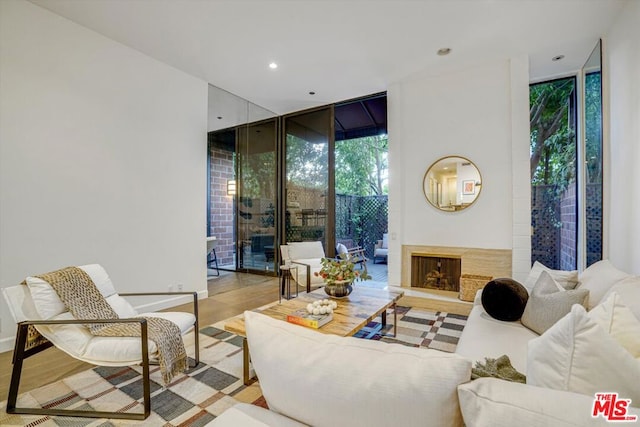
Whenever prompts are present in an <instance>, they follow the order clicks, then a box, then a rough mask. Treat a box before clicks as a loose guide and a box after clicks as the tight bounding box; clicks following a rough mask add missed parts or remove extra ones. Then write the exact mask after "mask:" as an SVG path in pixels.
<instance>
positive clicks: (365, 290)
mask: <svg viewBox="0 0 640 427" xmlns="http://www.w3.org/2000/svg"><path fill="white" fill-rule="evenodd" d="M402 295H404V292H403V291H390V290H386V289H378V288H371V287H367V286H366V285H364V284H358V285H356V286H354V288H353V292H352V293H351V295H349V296H348V297H346V298H342V299H338V300H336V301H338V308H337V309H336V310H335V311H334V312H333V320H331V322H329V323H327V324H326V325H324V326H323V327H321V328H319V329H316V330H317V331H318V332H322V333H325V334H334V335H339V336H342V337H348V336H351V335H353V334H355V333H356V332H358V331H359V330H360V329H362V328H363V327H364V326H365V325H367V324H368V323H369V322H371V321H372V320H373V319H375V318H376V317H377V316H378V315H380V316H381V320H382V321H381V323H382V326H381V327H384V326H386V324H387V309H388V308H390V307H393V308H395V305H396V302H397V301H398V300H399V299H400V298H401V297H402ZM325 298H329V297H328V295H327V294H326V293H325V292H324V289H318V290H315V291H313V292H310V293H304V294H300V295H299V296H298V297H297V298H295V299H291V300H283V301H282V302H281V303H274V304H272V305H270V306H268V307H266V308H263V309H257V310H254V311H256V312H258V313H261V314H264V315H267V316H269V317H273V318H274V319H278V320H282V321H283V322H286V321H287V314H290V313H292V312H293V311H295V310H298V309H300V308H303V307H306V306H307V304H309V303H310V302H313V301H316V300H321V299H325ZM397 325H398V317H397V314H396V310H394V311H393V334H394V336H395V335H396V333H397ZM299 327H300V328H304V326H299ZM224 329H225V330H226V331H228V332H231V333H234V334H236V335H239V336H241V337H243V338H244V340H243V341H242V350H243V361H242V365H243V366H242V376H243V381H244V383H245V384H246V385H248V384H249V380H250V378H249V360H250V357H249V347H248V345H247V338H246V336H247V334H246V330H245V326H244V317H243V316H238V317H234V318H233V319H230V320H229V321H228V322H226V323H225V326H224Z"/></svg>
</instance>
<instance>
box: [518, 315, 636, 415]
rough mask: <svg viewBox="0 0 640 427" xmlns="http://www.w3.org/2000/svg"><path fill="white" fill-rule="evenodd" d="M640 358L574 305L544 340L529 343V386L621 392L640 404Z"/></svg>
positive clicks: (590, 392)
mask: <svg viewBox="0 0 640 427" xmlns="http://www.w3.org/2000/svg"><path fill="white" fill-rule="evenodd" d="M639 378H640V360H636V359H634V358H633V356H631V354H630V353H629V352H628V351H626V350H625V349H624V348H622V346H620V344H618V343H617V342H616V340H615V339H613V338H612V337H611V336H609V334H607V333H606V332H605V331H604V330H603V329H602V328H601V327H600V326H599V325H598V324H597V323H596V322H595V321H593V320H592V319H590V318H589V316H588V315H587V311H586V310H585V308H584V307H582V306H581V305H579V304H576V305H574V306H573V308H572V309H571V313H569V314H568V315H567V316H565V317H563V318H562V319H560V320H559V321H558V322H556V324H555V325H553V326H552V327H551V328H549V329H548V330H547V331H546V332H545V333H544V334H543V335H542V336H540V337H538V338H534V339H532V340H531V341H529V346H528V357H527V384H531V385H535V386H539V387H548V388H551V389H554V390H567V391H573V392H576V393H582V394H587V395H590V396H594V395H595V393H601V392H617V393H619V395H620V398H623V399H631V400H632V403H631V404H632V406H639V405H638V404H639V403H640V387H639V386H638V384H639V383H638V379H639Z"/></svg>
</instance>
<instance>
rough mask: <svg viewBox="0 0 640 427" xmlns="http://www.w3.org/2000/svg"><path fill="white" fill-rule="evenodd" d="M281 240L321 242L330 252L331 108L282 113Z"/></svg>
mask: <svg viewBox="0 0 640 427" xmlns="http://www.w3.org/2000/svg"><path fill="white" fill-rule="evenodd" d="M283 123H284V127H283V128H284V150H283V152H284V167H283V169H284V173H283V179H284V194H283V196H284V197H283V199H284V200H283V205H284V206H283V210H284V215H283V219H284V227H283V229H284V241H285V242H294V241H321V242H322V244H323V246H324V249H325V253H326V254H327V255H332V254H333V253H334V243H335V237H334V235H333V230H334V212H333V206H334V199H335V196H334V191H333V188H334V173H333V170H334V168H333V164H334V155H333V152H334V140H333V133H334V131H333V107H324V108H322V109H318V110H313V111H308V112H303V113H299V114H294V115H289V116H285V117H284V119H283Z"/></svg>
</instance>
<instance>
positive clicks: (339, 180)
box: [336, 135, 388, 196]
mask: <svg viewBox="0 0 640 427" xmlns="http://www.w3.org/2000/svg"><path fill="white" fill-rule="evenodd" d="M387 152H388V138H387V136H386V135H376V136H367V137H363V138H356V139H350V140H344V141H337V142H336V192H337V193H340V194H353V195H358V196H373V195H382V194H387V193H388V184H387V171H388V161H387Z"/></svg>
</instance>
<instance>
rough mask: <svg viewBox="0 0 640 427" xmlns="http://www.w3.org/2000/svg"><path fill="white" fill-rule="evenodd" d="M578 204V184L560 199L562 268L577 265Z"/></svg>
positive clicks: (568, 189)
mask: <svg viewBox="0 0 640 427" xmlns="http://www.w3.org/2000/svg"><path fill="white" fill-rule="evenodd" d="M576 209H577V206H576V186H575V185H571V186H570V187H569V188H567V189H566V190H565V191H564V193H563V194H562V197H561V199H560V222H561V223H562V226H561V228H560V269H561V270H575V269H576V267H577V254H576V248H577V242H576V238H577V235H578V234H577V226H578V219H577V216H576V214H577V210H576Z"/></svg>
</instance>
